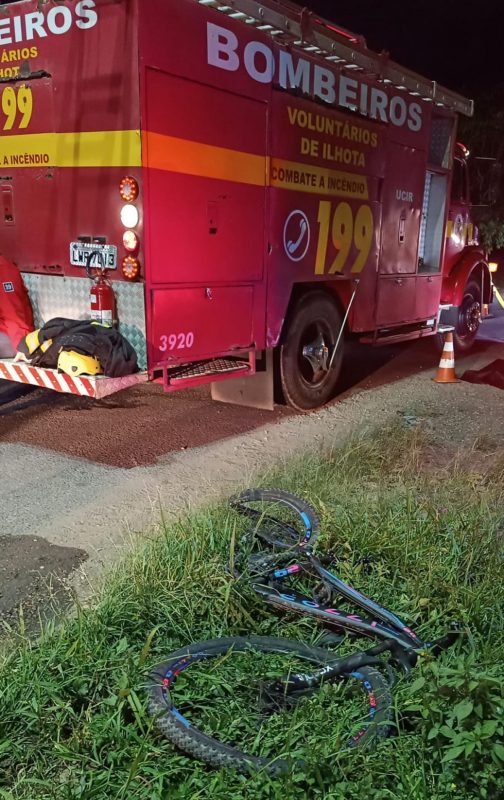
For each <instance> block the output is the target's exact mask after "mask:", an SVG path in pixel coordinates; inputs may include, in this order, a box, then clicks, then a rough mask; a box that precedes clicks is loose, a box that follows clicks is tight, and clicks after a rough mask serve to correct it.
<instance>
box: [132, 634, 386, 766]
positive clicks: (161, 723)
mask: <svg viewBox="0 0 504 800" xmlns="http://www.w3.org/2000/svg"><path fill="white" fill-rule="evenodd" d="M335 657H336V656H335V654H334V653H331V652H330V651H328V650H325V649H323V648H320V647H312V646H310V645H306V644H302V643H300V642H296V641H293V640H290V639H277V638H272V637H268V636H248V637H236V638H223V639H213V640H209V641H204V642H197V643H196V644H191V645H188V646H187V647H183V648H181V649H180V650H177V651H176V652H174V653H171V654H170V656H169V657H168V659H167V660H166V661H165V662H164V663H162V664H159V665H158V666H157V667H155V669H154V670H153V671H152V672H151V674H150V678H149V684H148V692H149V712H150V714H152V715H153V716H154V717H155V724H156V726H157V727H158V728H159V730H160V731H161V733H163V734H164V736H166V737H167V738H168V739H169V740H170V741H171V742H172V743H173V744H174V745H176V747H178V748H179V749H180V750H182V751H184V752H185V753H187V754H189V755H191V756H193V757H194V758H197V759H199V760H200V761H204V762H206V763H207V764H210V765H211V766H213V767H231V768H234V769H236V770H238V771H240V772H250V771H251V770H254V769H265V770H266V771H267V772H269V773H271V774H279V773H281V772H285V771H287V770H288V769H289V768H290V767H291V765H292V764H299V763H306V764H308V763H311V762H313V763H315V762H316V763H320V762H321V761H322V760H328V761H330V760H331V759H333V758H334V755H335V753H337V752H338V751H339V750H341V749H344V748H348V747H366V748H367V747H370V746H371V745H372V744H373V743H374V742H375V741H376V740H377V739H378V738H381V737H382V736H385V735H386V734H387V720H389V719H390V718H391V697H390V693H389V690H388V687H387V684H386V683H385V680H384V678H383V676H382V675H381V674H380V673H379V672H378V671H377V670H376V669H373V668H370V667H363V668H362V669H359V670H358V671H356V672H354V673H352V674H351V675H345V676H338V679H336V680H334V679H331V680H326V681H325V682H323V683H322V684H321V685H320V686H318V687H317V688H316V689H314V690H310V691H305V692H301V693H299V692H298V693H297V694H287V693H286V692H285V691H284V692H282V691H280V692H279V691H276V692H274V691H272V687H274V685H275V681H278V680H279V679H281V678H283V679H285V677H286V676H289V675H292V674H304V673H305V672H306V668H307V663H309V664H313V665H316V667H317V668H319V667H322V666H327V665H329V664H330V663H331V661H334V659H335ZM259 676H262V678H263V680H259ZM340 678H341V679H340ZM355 689H358V690H359V691H357V692H355V691H354V690H355ZM286 712H289V713H286ZM349 731H351V732H352V735H351V736H349Z"/></svg>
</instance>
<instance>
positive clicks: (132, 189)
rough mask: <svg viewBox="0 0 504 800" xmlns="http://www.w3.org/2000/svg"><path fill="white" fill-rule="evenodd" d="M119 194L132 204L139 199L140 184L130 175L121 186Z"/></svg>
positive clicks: (123, 180)
mask: <svg viewBox="0 0 504 800" xmlns="http://www.w3.org/2000/svg"><path fill="white" fill-rule="evenodd" d="M119 192H120V195H121V197H122V199H123V200H124V201H125V202H126V203H132V202H133V200H136V199H137V197H138V183H137V182H136V180H135V179H134V178H132V177H131V176H130V175H127V176H126V177H125V178H123V179H122V181H121V183H120V184H119Z"/></svg>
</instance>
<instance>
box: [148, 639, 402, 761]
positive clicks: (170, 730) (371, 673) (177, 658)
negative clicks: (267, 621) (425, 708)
mask: <svg viewBox="0 0 504 800" xmlns="http://www.w3.org/2000/svg"><path fill="white" fill-rule="evenodd" d="M250 648H251V649H252V650H255V651H256V652H264V653H282V654H293V655H295V656H296V657H298V658H300V659H302V660H303V661H307V662H310V663H313V664H315V665H317V667H320V666H327V665H329V664H330V663H331V661H334V659H335V658H336V656H335V654H334V652H333V653H331V651H328V650H326V649H324V648H321V647H313V646H311V645H307V644H303V643H301V642H297V641H294V640H292V639H283V638H274V637H269V636H245V637H244V636H240V637H229V638H220V639H211V640H207V641H202V642H196V643H194V644H190V645H188V646H186V647H183V648H181V649H179V650H176V651H175V652H173V653H171V654H170V655H169V656H168V658H167V660H166V661H165V662H163V663H161V664H158V665H157V666H156V667H155V668H154V669H153V670H152V671H151V673H150V676H149V682H148V695H149V703H148V708H149V713H150V714H151V715H152V716H153V717H154V720H155V725H156V726H157V728H158V730H159V731H160V732H161V733H162V734H163V735H164V736H165V737H166V738H167V739H169V740H170V742H171V743H172V744H174V745H175V746H176V747H177V748H178V749H179V750H181V751H183V752H184V753H186V754H188V755H190V756H192V757H193V758H196V759H198V760H200V761H203V762H205V763H206V764H209V765H210V766H212V767H215V768H223V767H226V768H232V769H236V770H237V771H239V772H243V773H249V772H250V771H251V770H258V769H262V770H265V771H266V772H268V773H269V774H272V775H278V774H281V773H284V772H287V771H289V769H290V766H291V765H290V764H289V762H288V761H287V760H285V759H283V758H279V759H272V758H264V757H261V756H255V755H250V754H248V753H246V752H244V751H243V750H241V749H238V748H236V747H233V746H232V745H229V744H226V743H224V742H221V741H219V740H218V739H215V738H213V737H212V736H209V735H207V734H206V733H203V732H202V731H200V730H198V729H197V728H196V727H194V726H193V725H192V723H191V722H190V721H189V720H188V719H186V718H185V717H184V716H182V714H181V713H180V712H179V711H178V710H177V708H176V707H175V706H174V704H173V703H172V700H171V698H170V693H169V688H170V686H171V685H172V684H173V683H174V681H175V680H176V678H177V677H178V675H179V674H180V673H181V672H182V671H183V670H185V669H186V668H187V667H189V666H190V665H191V663H195V662H196V661H200V660H201V659H203V658H216V657H219V656H227V654H228V653H229V651H230V650H233V651H234V652H244V651H246V650H247V649H250ZM341 677H342V678H349V677H350V675H342V676H341ZM351 677H353V678H355V679H356V680H357V681H358V683H360V684H361V685H362V688H363V690H364V691H365V692H367V694H368V701H369V709H368V714H369V718H370V721H369V723H367V724H366V725H365V726H363V728H362V729H361V730H360V731H359V732H358V733H357V735H355V736H353V737H351V738H350V739H349V740H348V741H347V742H346V744H345V746H344V748H356V747H358V748H360V749H368V748H369V749H370V748H371V747H372V746H373V745H374V744H375V743H377V741H378V740H380V739H382V738H384V737H385V736H386V735H387V734H388V726H387V721H388V720H390V719H391V718H392V711H391V709H392V699H391V695H390V691H389V687H388V685H387V683H386V681H385V679H384V677H383V676H382V675H381V674H380V672H378V670H376V669H374V668H372V667H363V668H361V669H359V670H358V672H354V673H351ZM297 764H298V765H299V761H298V762H297Z"/></svg>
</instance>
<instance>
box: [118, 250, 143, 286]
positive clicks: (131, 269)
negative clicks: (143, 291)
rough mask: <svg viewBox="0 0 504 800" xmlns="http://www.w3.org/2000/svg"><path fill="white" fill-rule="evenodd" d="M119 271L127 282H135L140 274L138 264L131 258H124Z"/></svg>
mask: <svg viewBox="0 0 504 800" xmlns="http://www.w3.org/2000/svg"><path fill="white" fill-rule="evenodd" d="M121 270H122V274H123V275H124V277H125V278H126V280H127V281H135V280H136V279H137V278H138V276H139V274H140V264H139V263H138V261H137V259H136V258H134V257H133V256H124V258H123V260H122V265H121Z"/></svg>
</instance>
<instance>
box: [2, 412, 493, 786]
mask: <svg viewBox="0 0 504 800" xmlns="http://www.w3.org/2000/svg"><path fill="white" fill-rule="evenodd" d="M428 446H429V442H428V441H426V440H425V438H424V435H423V434H422V432H421V431H420V430H419V429H413V430H403V429H401V428H399V429H395V430H388V431H385V432H383V434H382V435H381V436H378V437H374V438H370V437H367V438H361V439H356V440H354V441H353V442H351V443H350V444H349V445H348V446H347V447H346V448H344V449H342V450H335V451H333V452H330V453H324V454H321V455H320V456H319V457H310V458H308V459H304V460H299V461H297V462H294V463H291V464H289V465H287V467H286V468H285V469H284V470H281V471H277V472H275V473H271V474H269V475H267V476H266V478H265V480H264V481H263V485H277V486H282V487H284V488H286V489H290V490H291V491H295V492H297V493H299V494H301V495H302V496H304V497H305V498H306V499H308V500H309V501H310V502H311V503H312V504H313V505H315V506H316V508H317V509H318V510H319V512H320V514H321V517H322V523H323V531H324V533H323V535H322V536H321V539H320V546H321V548H323V549H324V550H326V549H331V550H334V551H336V552H338V553H340V554H345V555H346V556H347V560H345V561H343V562H341V566H340V572H341V573H342V575H343V577H344V578H346V579H348V580H349V581H350V582H351V583H353V584H354V585H355V586H357V588H360V589H361V590H362V591H364V592H365V593H367V594H370V595H371V596H372V597H374V598H375V599H376V600H378V601H379V602H381V603H383V604H385V605H388V606H390V607H391V608H392V609H394V610H395V611H396V612H397V613H399V615H401V616H404V617H405V618H406V619H408V620H409V621H411V623H412V624H414V625H415V627H416V629H417V631H418V632H419V633H420V634H421V635H423V636H424V637H425V638H428V637H434V636H436V635H439V634H441V633H443V632H444V631H445V630H446V627H447V625H448V623H449V622H450V620H460V621H461V622H462V624H463V625H464V629H465V634H466V635H465V637H464V640H463V643H462V644H461V645H460V646H459V647H456V648H454V649H453V650H451V651H449V652H447V653H445V654H444V655H443V656H442V658H440V659H439V660H437V661H432V660H426V661H425V662H422V664H420V665H419V666H417V668H416V669H415V672H414V676H413V680H410V681H406V680H403V681H401V682H400V684H399V686H398V687H397V688H396V689H395V690H394V695H395V703H396V708H395V714H396V717H395V725H396V735H395V736H393V737H390V738H388V739H387V740H386V741H385V742H384V743H382V744H381V745H380V746H379V748H378V749H377V751H376V752H373V753H362V754H361V753H358V752H352V753H348V752H347V753H343V754H340V755H338V754H337V753H336V754H335V753H334V750H335V744H334V742H335V739H336V740H337V737H336V734H335V731H334V728H333V727H331V725H330V724H329V725H328V724H327V719H326V722H325V725H326V727H325V732H324V734H322V735H321V736H320V737H319V741H320V754H321V755H325V756H327V755H328V754H329V753H331V754H332V758H331V759H330V760H329V763H327V761H320V762H319V763H318V764H317V757H315V758H314V759H312V761H313V763H312V765H311V766H307V767H306V768H305V769H303V770H300V769H298V770H297V771H295V772H294V773H293V774H291V775H289V776H286V777H284V778H281V779H277V780H272V779H268V778H267V777H266V776H265V775H261V774H258V775H253V776H250V777H249V776H247V777H245V776H239V775H236V774H234V773H232V772H229V771H221V772H219V771H213V770H210V769H208V768H206V767H205V766H204V765H203V764H200V763H199V762H196V761H194V760H192V759H190V758H188V757H186V756H184V755H182V754H181V753H179V752H177V751H175V750H174V749H173V748H172V746H171V745H170V744H169V743H168V742H166V741H164V740H163V739H162V738H161V737H160V736H159V735H158V734H157V732H156V731H155V730H153V728H152V721H151V719H150V718H149V717H148V716H147V714H146V710H145V702H146V699H145V692H144V684H145V674H146V671H147V670H148V669H149V667H151V666H152V665H153V664H155V663H156V662H157V661H159V660H161V659H162V658H163V657H164V656H165V655H166V654H167V653H168V652H169V651H170V650H173V649H176V648H177V647H180V646H182V645H184V644H187V643H188V642H190V641H196V640H198V639H202V638H210V637H216V636H221V635H231V634H241V633H247V632H255V633H265V634H266V633H267V634H280V635H288V636H292V637H293V638H301V639H304V640H313V639H314V638H315V637H316V636H317V633H318V631H317V630H316V629H314V627H313V625H312V624H311V623H307V622H306V620H295V619H292V618H287V617H285V618H283V619H281V618H280V617H279V616H278V615H277V614H275V613H273V612H272V611H271V610H270V609H268V608H266V607H264V606H263V605H262V604H261V602H260V600H259V598H256V597H255V596H254V595H252V594H251V593H249V592H248V591H247V590H246V589H245V588H244V587H243V586H242V585H241V584H237V583H236V582H235V581H233V579H232V578H231V577H230V575H229V572H228V571H227V569H226V564H227V559H228V554H229V544H230V541H231V538H232V536H233V535H234V534H236V532H237V525H240V524H241V523H240V522H239V521H238V520H237V518H236V515H235V514H233V513H231V512H230V511H228V509H227V508H226V507H224V506H216V507H212V508H210V509H207V510H205V511H201V512H197V513H194V514H192V515H190V516H189V517H187V518H185V519H183V520H180V521H171V520H170V519H169V516H168V515H167V516H166V517H165V520H164V522H163V524H162V526H161V534H160V535H158V536H151V537H150V539H149V540H148V541H146V544H145V545H144V546H143V547H142V549H139V550H137V551H136V552H134V553H133V554H131V556H130V557H128V558H127V559H126V560H125V562H124V563H123V564H121V566H120V567H119V568H118V569H117V570H115V571H114V572H113V573H112V574H111V575H110V576H109V577H108V579H107V582H106V584H105V587H104V589H103V591H102V593H101V595H100V597H99V598H98V600H97V602H96V605H95V606H94V607H93V608H92V609H82V608H78V609H77V614H76V615H75V617H74V618H72V619H69V620H68V621H66V622H65V623H64V624H62V625H59V626H55V625H52V626H51V625H49V626H48V627H47V628H46V630H45V632H44V633H43V635H42V637H41V638H40V640H39V641H38V642H33V641H30V640H28V639H25V638H23V637H19V638H18V641H16V642H13V646H12V647H11V648H10V650H9V652H8V653H6V654H4V656H3V661H2V663H0V709H1V710H0V799H2V800H49V799H50V800H91V799H93V800H114V799H115V798H117V800H125V799H126V798H127V799H128V800H179V798H180V800H182V798H183V799H184V800H188V799H189V798H191V800H192V799H193V798H194V800H196V798H202V799H203V798H204V800H221V799H222V800H234V798H236V799H238V798H246V800H263V799H264V800H269V799H270V798H271V800H277V799H278V800H280V798H286V800H298V799H299V800H302V798H303V799H304V798H306V797H309V798H312V797H313V798H323V799H324V800H340V798H341V799H342V798H345V800H354V798H355V800H357V798H359V800H360V798H362V797H363V796H366V795H367V796H369V797H372V798H373V800H404V799H405V798H407V800H448V799H449V798H450V800H451V798H457V800H459V798H461V799H465V798H480V797H481V798H488V800H499V798H501V797H504V782H503V780H502V777H501V775H502V773H503V771H504V770H503V767H504V743H503V739H504V735H503V732H504V723H503V716H502V714H503V706H504V701H503V682H502V672H501V666H499V665H502V662H503V660H504V659H503V655H504V643H503V636H502V618H503V612H504V587H503V582H502V566H503V550H502V543H503V540H504V526H503V514H502V508H503V499H504V497H503V495H504V490H503V477H504V459H503V458H502V455H501V456H500V457H499V458H497V457H495V458H494V459H493V464H494V466H493V472H488V471H487V472H486V473H485V474H482V471H481V470H479V471H477V470H473V469H471V466H470V465H471V463H473V462H472V459H471V458H470V455H471V454H470V453H469V457H468V458H465V459H464V458H462V457H458V458H455V459H453V460H452V461H450V462H449V463H447V461H448V459H446V458H443V464H444V466H439V467H438V468H435V467H433V466H432V458H431V459H430V461H429V463H430V464H431V466H430V468H429V471H428V472H427V471H425V470H424V469H423V467H422V464H423V460H424V454H425V449H426V447H428ZM363 556H371V557H372V562H371V563H372V567H371V569H370V570H368V569H364V568H363V567H362V564H360V563H359V559H360V558H361V557H363ZM354 646H355V645H354ZM336 713H337V711H335V714H336ZM304 724H305V725H309V720H306V719H305V720H304ZM335 724H336V723H335ZM301 732H302V727H301ZM314 746H315V747H316V746H317V741H316V739H315V742H314ZM315 756H316V754H315Z"/></svg>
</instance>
